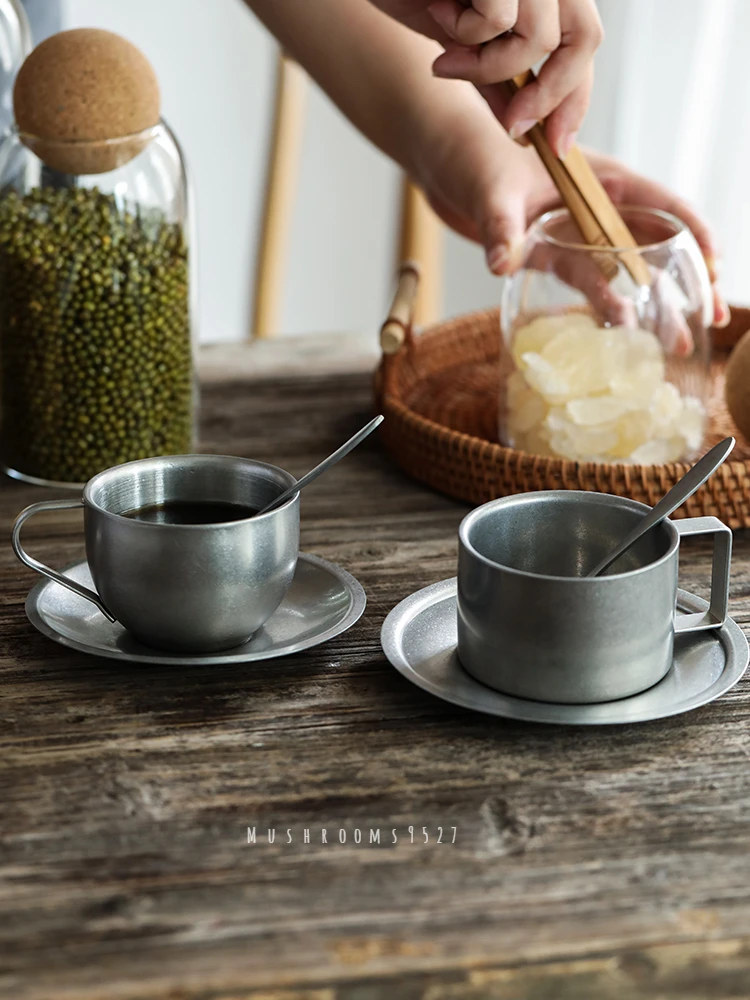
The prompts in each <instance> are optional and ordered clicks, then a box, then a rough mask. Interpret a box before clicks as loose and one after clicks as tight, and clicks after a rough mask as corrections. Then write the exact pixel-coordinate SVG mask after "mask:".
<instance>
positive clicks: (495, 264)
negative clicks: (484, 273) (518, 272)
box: [487, 247, 510, 274]
mask: <svg viewBox="0 0 750 1000" xmlns="http://www.w3.org/2000/svg"><path fill="white" fill-rule="evenodd" d="M509 260H510V248H509V247H492V249H490V250H488V251H487V267H488V268H489V269H490V271H491V272H492V273H493V274H505V272H506V271H507V270H508V262H509Z"/></svg>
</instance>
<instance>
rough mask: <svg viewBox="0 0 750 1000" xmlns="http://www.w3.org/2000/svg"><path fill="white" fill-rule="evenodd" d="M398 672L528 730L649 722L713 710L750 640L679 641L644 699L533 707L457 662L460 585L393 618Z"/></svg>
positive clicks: (408, 604) (687, 602)
mask: <svg viewBox="0 0 750 1000" xmlns="http://www.w3.org/2000/svg"><path fill="white" fill-rule="evenodd" d="M677 601H678V607H679V609H680V611H682V612H684V613H686V614H687V613H693V612H697V611H701V612H702V611H705V610H706V608H707V607H708V604H707V602H706V601H704V600H702V599H701V598H700V597H696V596H695V595H693V594H688V593H687V592H686V591H684V590H679V591H678V592H677ZM380 640H381V643H382V646H383V652H384V653H385V655H386V656H387V658H388V659H389V660H390V662H391V663H392V664H393V666H394V667H395V668H396V669H397V670H398V671H399V673H401V674H403V675H404V677H406V678H407V680H410V681H411V682H412V683H413V684H416V685H417V687H421V688H422V689H423V690H425V691H429V692H430V694H434V695H436V696H437V697H438V698H441V699H442V700H443V701H448V702H450V703H451V704H453V705H461V706H462V707H463V708H471V709H474V711H477V712H484V713H485V714H487V715H496V716H500V717H502V718H505V719H517V720H520V721H523V722H547V723H558V724H562V725H574V726H595V725H617V724H623V723H630V722H647V721H649V720H651V719H662V718H665V717H666V716H669V715H679V714H680V713H682V712H689V711H691V709H694V708H698V707H700V706H701V705H706V704H708V702H710V701H713V700H714V699H715V698H718V697H719V696H720V695H722V694H725V693H726V692H727V691H729V689H730V688H732V687H734V685H735V684H736V683H737V681H738V680H739V679H740V678H741V677H742V675H743V674H744V672H745V669H746V668H747V663H748V658H749V656H750V653H749V651H748V643H747V639H746V638H745V636H744V633H743V632H742V630H741V629H740V627H739V625H737V623H736V622H734V621H732V619H731V618H729V619H727V622H726V624H725V625H724V626H723V628H720V629H717V630H716V631H713V632H700V633H696V634H693V635H686V636H684V637H678V638H677V639H676V640H675V655H674V661H673V663H672V667H671V669H670V671H669V673H668V674H667V676H666V677H665V678H664V679H663V680H662V681H660V682H659V683H658V684H656V685H655V686H654V687H652V688H649V690H648V691H644V692H642V693H641V694H637V695H633V696H632V697H630V698H622V699H620V700H619V701H608V702H603V703H600V704H596V705H562V704H555V703H553V702H542V701H527V700H524V699H522V698H514V697H512V696H510V695H504V694H500V692H498V691H493V690H492V689H491V688H488V687H485V686H484V685H483V684H480V683H479V681H475V680H474V678H473V677H470V676H469V674H467V673H466V672H465V671H464V670H463V668H462V667H461V664H460V663H459V661H458V657H457V656H456V578H455V577H454V578H453V579H451V580H443V581H442V582H441V583H435V584H433V585H432V586H431V587H425V589H424V590H420V591H418V592H417V593H416V594H412V595H411V597H407V598H406V599H405V600H404V601H402V602H401V603H400V604H399V605H397V606H396V607H395V608H394V609H393V611H391V613H390V614H389V615H388V617H387V618H386V620H385V622H384V623H383V629H382V632H381V637H380Z"/></svg>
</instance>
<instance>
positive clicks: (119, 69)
mask: <svg viewBox="0 0 750 1000" xmlns="http://www.w3.org/2000/svg"><path fill="white" fill-rule="evenodd" d="M13 106H14V111H15V117H16V123H17V125H18V129H19V132H20V133H21V138H22V139H23V141H24V142H25V143H26V145H28V146H29V147H30V148H32V149H33V150H34V152H35V153H36V154H37V155H38V156H39V157H40V159H41V160H43V162H45V163H46V164H47V165H48V166H50V167H53V168H54V169H56V170H60V171H62V172H63V173H70V174H91V173H104V172H106V171H108V170H112V169H114V168H115V167H118V166H122V164H124V163H127V162H128V160H130V159H132V158H133V157H134V156H136V155H137V154H138V153H139V152H141V150H142V149H143V148H144V146H145V145H147V144H148V142H149V141H150V138H151V136H150V134H149V130H150V129H152V128H153V127H154V126H155V125H157V124H158V122H159V113H160V93H159V82H158V80H157V78H156V73H155V72H154V69H153V67H152V66H151V63H150V62H149V61H148V59H146V57H145V56H144V55H143V53H142V52H141V51H140V50H139V49H138V48H136V47H135V45H133V44H132V43H131V42H129V41H127V39H125V38H122V37H121V36H120V35H116V34H113V33H112V32H111V31H103V30H101V29H99V28H76V29H74V30H72V31H62V32H60V33H59V34H57V35H52V37H50V38H48V39H46V41H44V42H42V43H41V45H38V46H37V47H36V48H35V49H34V51H33V52H32V53H31V54H30V55H29V56H28V58H27V59H26V61H25V62H24V64H23V66H22V67H21V69H20V70H19V72H18V76H17V77H16V83H15V87H14V91H13ZM144 133H145V134H144Z"/></svg>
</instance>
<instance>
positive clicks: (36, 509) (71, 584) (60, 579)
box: [10, 500, 117, 622]
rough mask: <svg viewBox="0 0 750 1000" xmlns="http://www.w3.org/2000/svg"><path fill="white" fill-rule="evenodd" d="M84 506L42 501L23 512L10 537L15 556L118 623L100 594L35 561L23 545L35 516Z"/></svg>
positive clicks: (16, 521) (56, 501) (59, 501)
mask: <svg viewBox="0 0 750 1000" xmlns="http://www.w3.org/2000/svg"><path fill="white" fill-rule="evenodd" d="M82 504H83V500H42V501H41V502H40V503H33V504H32V505H31V506H30V507H27V508H26V509H25V510H22V511H21V513H20V514H19V515H18V517H17V518H16V520H15V524H14V525H13V532H12V534H11V537H10V541H11V545H12V546H13V551H14V552H15V554H16V555H17V556H18V558H19V559H20V560H21V562H22V563H23V564H24V565H25V566H28V567H29V569H33V570H35V572H37V573H41V574H42V576H46V577H47V578H48V579H50V580H54V581H55V583H59V584H60V585H61V586H63V587H67V588H68V590H72V591H73V593H74V594H78V596H79V597H85V598H86V600H87V601H91V603H92V604H95V605H96V606H97V608H99V610H100V611H101V613H102V614H103V615H104V617H105V618H108V619H109V620H110V621H111V622H114V621H117V619H116V618H113V617H112V615H111V614H110V613H109V611H107V609H106V608H105V607H104V605H103V604H102V600H101V598H100V597H99V595H98V594H96V593H94V591H93V590H89V588H88V587H84V586H82V585H81V584H80V583H76V582H75V580H71V579H70V577H67V576H63V574H62V573H58V572H57V570H54V569H51V568H50V567H49V566H45V565H44V563H41V562H39V560H38V559H34V557H33V556H30V555H29V554H28V552H27V551H26V550H25V549H24V547H23V546H22V545H21V528H22V526H23V524H24V522H26V521H28V519H29V518H30V517H33V515H34V514H40V513H41V512H42V511H45V510H69V509H70V508H71V507H80V506H81V505H82Z"/></svg>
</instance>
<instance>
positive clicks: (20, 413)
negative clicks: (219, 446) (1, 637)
mask: <svg viewBox="0 0 750 1000" xmlns="http://www.w3.org/2000/svg"><path fill="white" fill-rule="evenodd" d="M88 146H89V144H88V143H87V142H81V141H78V142H56V143H52V142H50V141H48V140H45V141H44V142H42V141H41V140H36V139H35V138H34V137H33V136H29V135H23V134H21V133H20V132H19V131H18V130H17V129H15V128H14V129H11V130H10V131H9V132H8V133H7V134H6V137H5V139H4V141H3V143H2V145H1V146H0V372H1V373H2V382H1V390H0V410H1V421H0V461H1V462H2V465H3V467H4V469H5V471H6V472H8V473H9V474H10V475H12V476H14V477H16V478H19V479H24V480H26V481H30V482H36V483H42V484H54V485H79V484H81V483H85V482H86V481H87V480H88V479H89V478H90V477H91V476H93V475H94V474H96V473H97V472H99V471H101V470H102V469H105V468H108V467H110V466H112V465H118V464H120V463H123V462H128V461H131V460H134V459H139V458H146V457H150V456H154V455H164V454H180V453H185V452H190V451H193V450H194V422H195V416H196V413H195V411H196V406H195V403H196V387H195V383H194V371H193V369H194V366H193V344H194V337H193V316H194V314H195V310H194V303H193V301H192V300H193V295H194V289H195V281H194V280H193V278H192V271H193V269H194V256H195V255H194V253H193V247H192V245H191V239H190V222H191V217H192V213H191V210H190V192H189V185H188V180H187V175H186V169H185V163H184V159H183V156H182V153H181V150H180V147H179V144H178V142H177V140H176V139H175V137H174V135H173V134H172V132H171V131H170V129H169V128H168V126H167V125H166V124H165V123H164V122H163V121H161V122H160V123H159V124H157V125H156V126H154V127H153V128H149V129H146V130H144V131H143V132H140V133H138V134H136V135H129V136H125V137H123V138H119V139H112V140H105V141H97V142H96V143H91V144H90V146H91V150H90V152H91V157H89V156H88V152H89V150H88V148H87V147H88ZM35 149H36V150H37V151H38V152H41V153H43V155H44V162H42V160H41V159H40V158H39V156H37V153H36V152H35V151H34V150H35ZM89 160H90V163H89ZM50 163H53V164H55V167H56V168H57V169H55V168H53V167H50V166H49V165H48V164H50ZM73 164H77V165H79V169H80V170H81V172H80V173H67V172H64V171H65V170H66V167H67V168H68V169H70V167H68V165H71V166H72V165H73ZM94 164H96V166H97V169H98V170H99V172H98V173H90V172H87V171H88V170H89V169H91V166H92V165H94ZM84 171H86V172H84Z"/></svg>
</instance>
